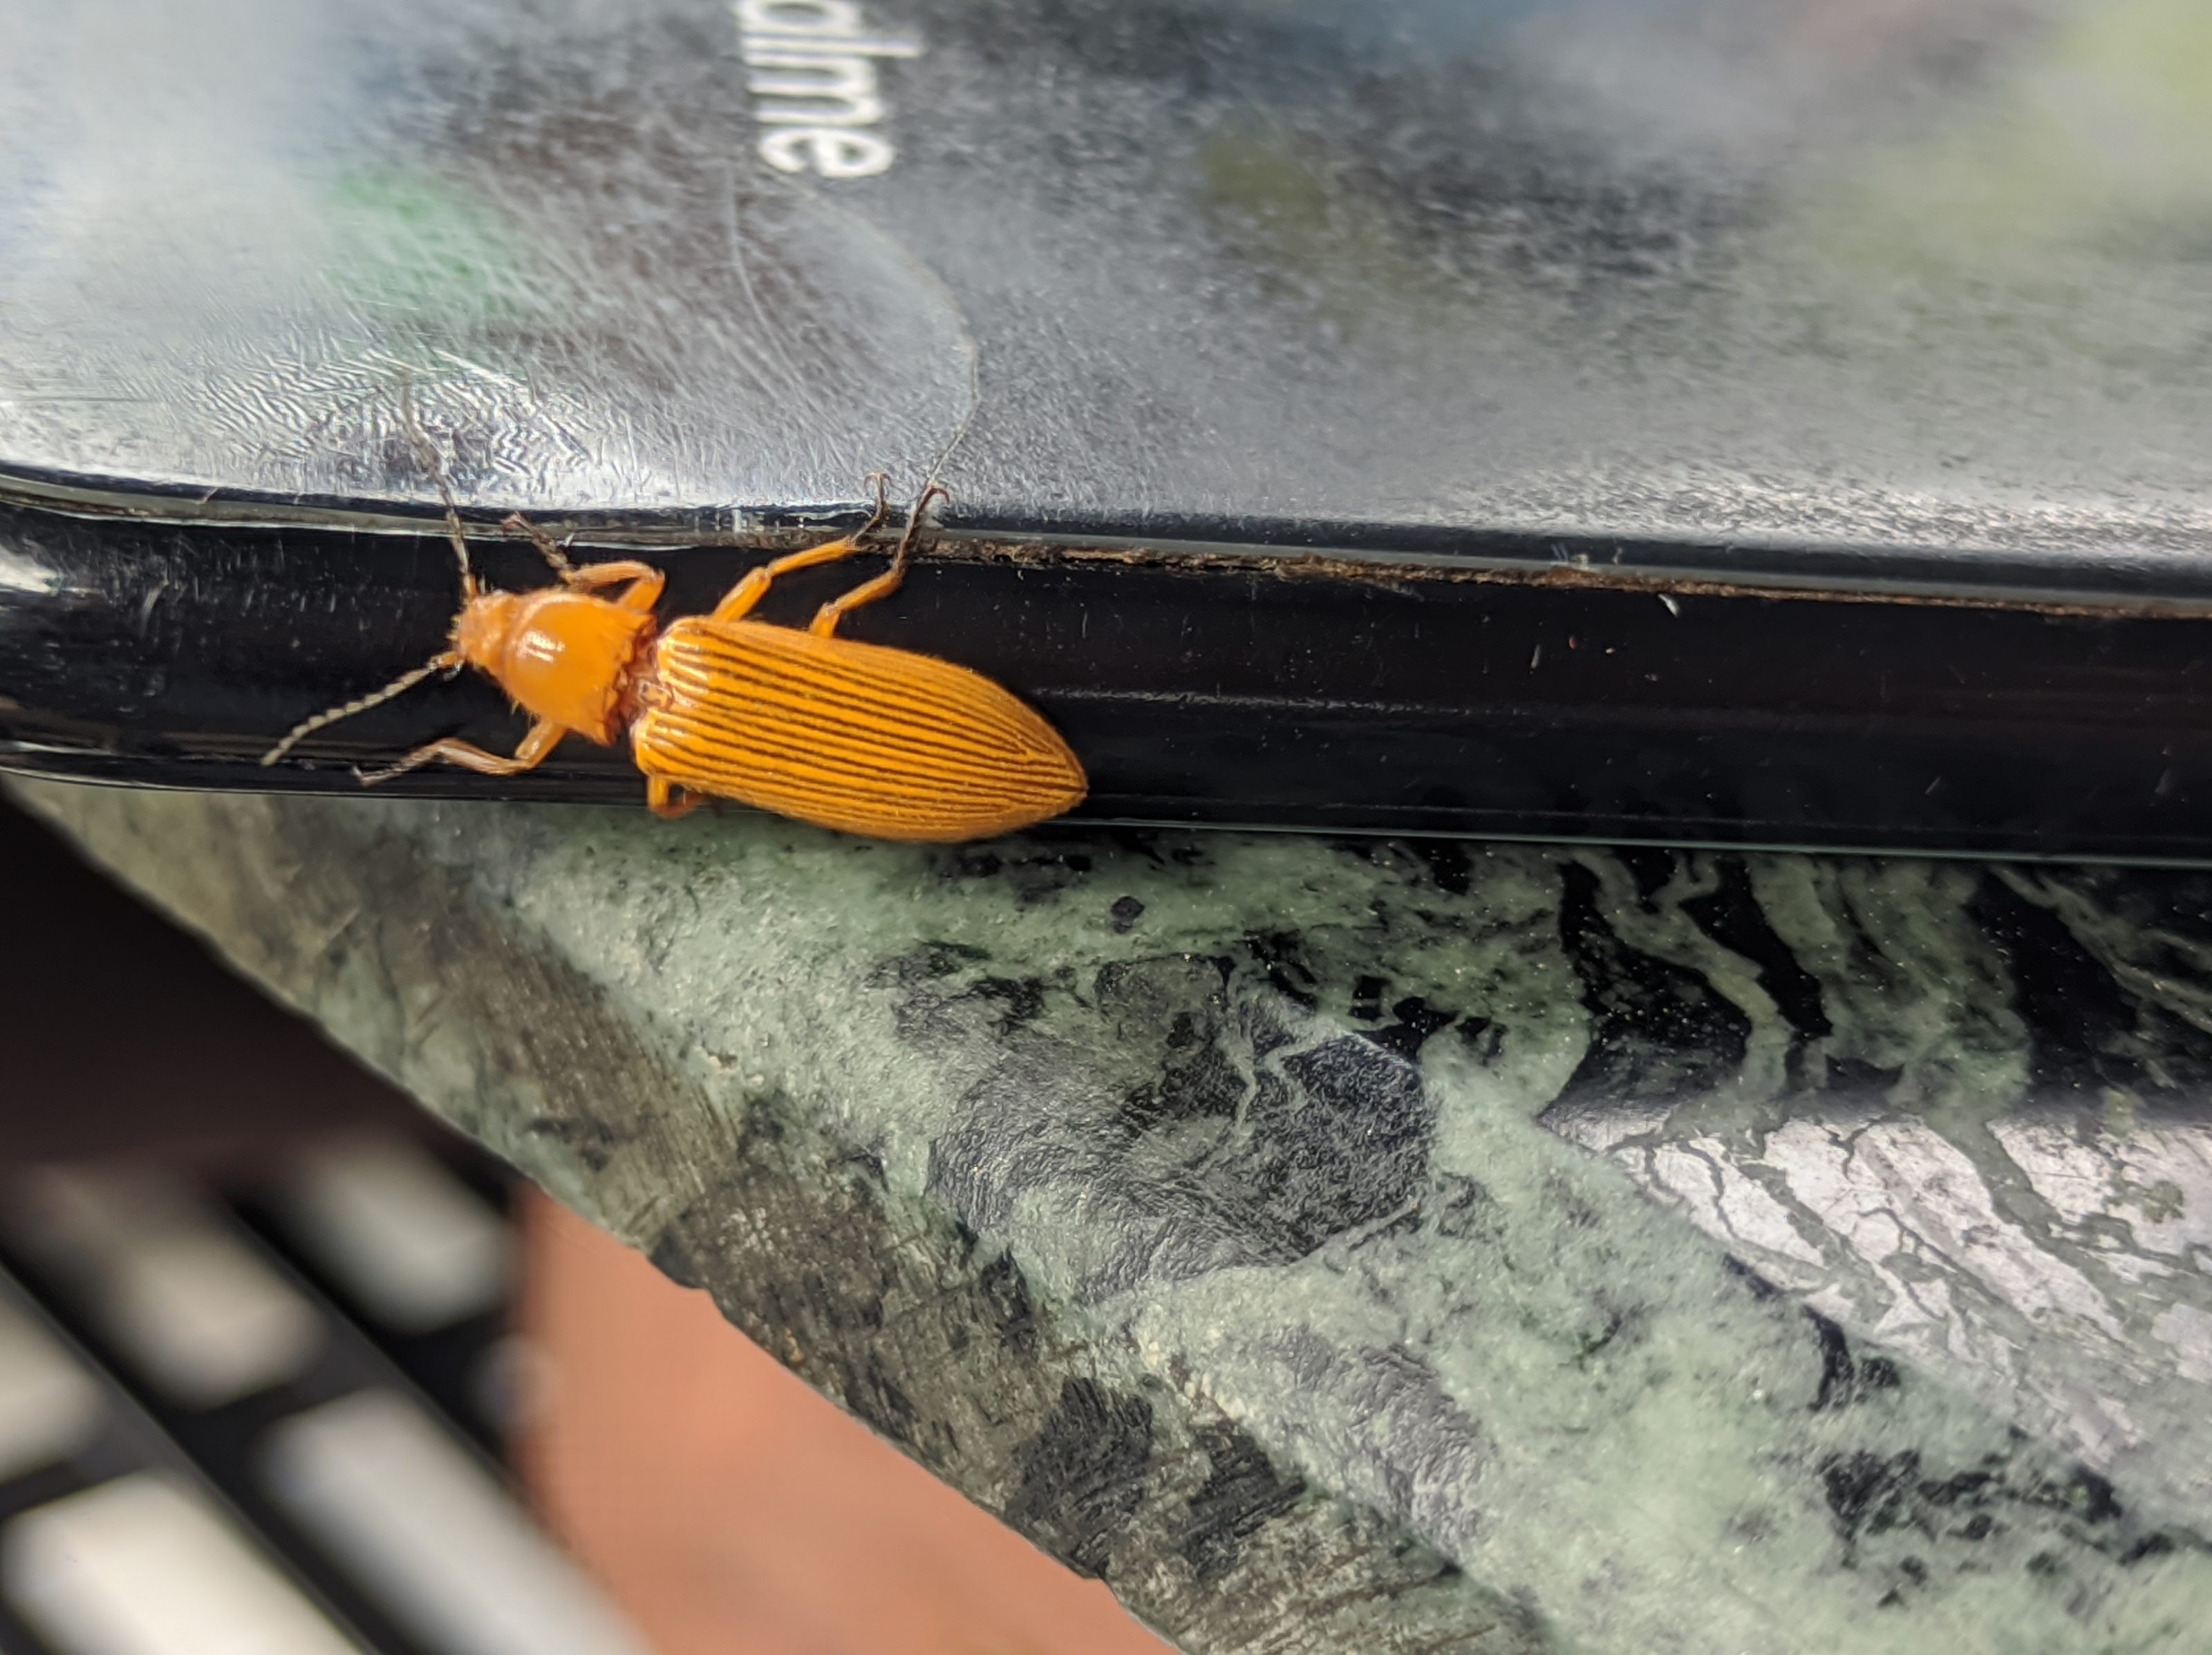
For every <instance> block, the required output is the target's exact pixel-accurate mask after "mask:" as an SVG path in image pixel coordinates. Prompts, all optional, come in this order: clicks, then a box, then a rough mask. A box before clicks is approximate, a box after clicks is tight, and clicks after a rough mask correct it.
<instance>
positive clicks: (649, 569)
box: [568, 561, 668, 610]
mask: <svg viewBox="0 0 2212 1655" xmlns="http://www.w3.org/2000/svg"><path fill="white" fill-rule="evenodd" d="M623 581H629V583H630V586H629V591H627V592H625V593H622V594H621V595H620V596H619V597H617V598H616V599H615V600H614V601H615V602H616V603H617V604H619V605H622V606H623V608H624V609H635V610H647V609H650V608H652V607H653V605H655V604H657V603H659V601H660V589H661V587H665V586H666V585H667V584H668V577H667V576H666V575H663V574H662V573H661V572H660V571H659V569H655V568H653V565H652V564H650V563H630V562H628V561H624V562H622V563H586V564H585V565H584V566H583V568H581V569H571V570H569V572H568V587H569V589H570V590H571V591H574V592H592V591H595V590H597V589H598V588H599V587H603V586H619V585H621V584H622V583H623Z"/></svg>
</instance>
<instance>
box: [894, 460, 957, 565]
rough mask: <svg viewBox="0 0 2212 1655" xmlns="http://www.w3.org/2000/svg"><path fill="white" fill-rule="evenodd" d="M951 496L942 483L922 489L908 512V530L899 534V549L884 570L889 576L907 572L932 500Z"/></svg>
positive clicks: (950, 492)
mask: <svg viewBox="0 0 2212 1655" xmlns="http://www.w3.org/2000/svg"><path fill="white" fill-rule="evenodd" d="M951 498H952V491H951V490H949V489H947V488H946V487H945V485H944V484H942V483H932V484H929V486H928V487H927V488H925V489H924V490H922V491H921V497H920V498H919V499H917V500H916V501H915V502H914V509H913V510H912V511H910V512H908V514H906V532H904V533H903V534H902V535H900V536H899V542H898V550H897V551H894V552H893V553H891V566H890V569H886V570H885V571H884V574H885V575H887V576H888V575H903V574H905V573H906V566H907V564H908V563H911V562H912V561H913V559H914V543H915V540H916V538H919V537H920V535H921V520H922V515H923V514H924V513H926V512H927V511H928V509H929V505H930V502H932V501H933V500H950V499H951Z"/></svg>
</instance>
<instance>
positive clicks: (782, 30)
mask: <svg viewBox="0 0 2212 1655" xmlns="http://www.w3.org/2000/svg"><path fill="white" fill-rule="evenodd" d="M793 14H796V15H793ZM738 28H739V29H741V30H743V31H744V33H747V34H810V35H817V36H818V35H823V34H858V33H860V7H858V6H857V5H855V4H854V3H853V0H738Z"/></svg>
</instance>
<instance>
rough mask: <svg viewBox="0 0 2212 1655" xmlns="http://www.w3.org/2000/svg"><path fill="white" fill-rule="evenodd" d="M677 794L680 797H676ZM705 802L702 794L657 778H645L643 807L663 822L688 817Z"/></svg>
mask: <svg viewBox="0 0 2212 1655" xmlns="http://www.w3.org/2000/svg"><path fill="white" fill-rule="evenodd" d="M679 793H680V794H681V795H682V796H681V797H678V794H679ZM706 802H707V797H706V795H705V794H698V793H691V792H689V791H685V790H684V789H680V788H678V787H676V786H675V784H674V783H672V782H665V781H663V780H662V779H661V778H660V777H659V776H647V777H646V778H645V807H646V808H647V810H649V811H651V812H653V814H654V815H655V816H658V817H659V818H660V819H661V820H662V821H664V822H672V821H674V820H675V819H676V818H678V817H679V816H689V815H690V813H691V812H693V811H695V810H696V809H698V808H699V806H702V805H703V804H705V803H706Z"/></svg>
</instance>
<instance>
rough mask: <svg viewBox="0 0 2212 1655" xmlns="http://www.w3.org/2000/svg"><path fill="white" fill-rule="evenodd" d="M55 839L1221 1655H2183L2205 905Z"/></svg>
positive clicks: (2198, 1489) (501, 828)
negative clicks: (1370, 1654) (81, 851)
mask: <svg viewBox="0 0 2212 1655" xmlns="http://www.w3.org/2000/svg"><path fill="white" fill-rule="evenodd" d="M21 791H22V793H23V794H24V796H25V797H26V798H27V799H28V800H30V801H31V802H32V803H33V805H34V806H36V807H37V808H39V809H40V810H41V811H43V812H46V814H47V815H48V816H49V818H52V819H53V820H55V821H57V822H58V823H59V824H61V825H62V826H64V828H65V829H66V830H67V831H70V833H72V834H73V835H74V836H75V837H76V839H77V840H78V842H79V843H81V844H82V845H83V846H84V847H85V848H86V849H87V850H88V852H89V853H90V854H91V855H94V857H95V858H97V859H98V860H100V861H103V862H105V863H106V865H108V866H109V867H112V868H113V869H115V870H116V871H117V872H118V873H120V874H121V875H122V876H123V877H124V878H125V879H127V880H129V881H130V882H131V883H133V884H135V885H137V886H138V887H139V888H140V889H142V890H143V891H145V892H146V893H147V894H148V895H149V896H150V897H152V898H153V899H154V900H155V901H156V902H157V903H159V904H161V905H163V906H164V907H166V908H167V909H169V910H171V911H173V913H175V914H177V915H178V916H180V917H181V918H183V919H184V920H185V922H187V923H190V924H191V925H193V926H195V927H197V928H200V929H201V930H203V931H204V933H206V934H208V935H209V936H210V937H211V938H212V939H213V940H215V942H216V945H217V946H219V947H220V948H221V949H222V950H223V951H224V952H226V953H227V954H228V957H229V958H231V959H232V960H233V961H234V963H235V964H237V965H238V966H239V968H240V970H244V971H245V972H246V974H248V975H249V976H251V977H254V978H255V979H257V980H258V981H259V982H261V983H264V984H265V985H266V986H267V987H269V988H270V989H271V990H272V991H273V992H275V993H276V994H277V995H280V996H281V997H283V999H285V1000H287V1001H290V1002H292V1003H293V1004H295V1005H296V1006H299V1007H301V1008H302V1009H304V1010H305V1011H307V1013H309V1014H310V1015H312V1016H313V1017H314V1018H315V1019H317V1020H318V1021H319V1022H320V1023H321V1024H323V1025H324V1026H325V1027H326V1028H327V1029H328V1030H329V1031H331V1033H332V1034H333V1035H334V1036H335V1037H337V1038H338V1039H339V1040H341V1041H342V1042H343V1043H344V1044H347V1045H348V1046H349V1047H350V1048H352V1049H353V1050H355V1051H356V1052H358V1053H359V1054H360V1055H361V1056H362V1057H363V1058H364V1059H366V1060H367V1061H368V1062H370V1063H371V1064H373V1065H374V1066H375V1067H376V1068H380V1069H381V1070H382V1071H384V1072H385V1073H386V1074H390V1075H392V1076H393V1077H394V1078H395V1079H397V1080H398V1081H399V1082H400V1083H401V1084H403V1085H404V1086H407V1087H408V1088H409V1089H410V1090H411V1091H412V1092H414V1093H415V1095H416V1096H417V1097H419V1098H422V1100H423V1101H424V1102H425V1103H426V1104H428V1105H429V1106H430V1107H432V1108H433V1109H435V1110H438V1111H439V1112H441V1114H443V1115H445V1116H447V1117H448V1118H450V1119H452V1120H453V1121H454V1122H456V1123H458V1124H459V1125H460V1126H461V1127H463V1128H464V1129H466V1130H468V1131H470V1132H471V1133H473V1134H475V1135H477V1136H478V1137H479V1138H481V1139H482V1140H483V1141H485V1142H486V1143H488V1144H489V1145H490V1146H491V1147H493V1148H495V1149H496V1150H497V1151H499V1152H500V1153H502V1154H504V1155H506V1156H507V1157H508V1158H509V1159H512V1160H513V1161H514V1162H515V1163H516V1164H517V1165H520V1167H522V1168H523V1169H524V1170H525V1171H528V1172H529V1173H530V1174H531V1175H532V1177H536V1178H538V1180H540V1181H541V1182H542V1183H544V1184H545V1185H546V1186H547V1187H548V1188H550V1190H553V1191H554V1192H555V1193H556V1195H558V1196H560V1197H561V1198H562V1199H563V1200H564V1201H566V1202H569V1203H570V1204H572V1205H573V1206H574V1207H576V1208H578V1209H579V1210H580V1211H582V1212H584V1213H585V1214H587V1215H589V1216H591V1217H592V1218H594V1219H596V1220H599V1221H600V1222H601V1223H603V1224H605V1225H606V1226H608V1227H610V1228H611V1229H612V1230H614V1231H615V1232H617V1234H619V1235H621V1236H623V1238H626V1239H628V1240H629V1241H630V1242H631V1243H633V1244H635V1245H637V1246H639V1247H641V1248H643V1249H645V1250H648V1251H649V1252H650V1253H651V1254H652V1255H653V1257H654V1258H655V1260H656V1262H658V1263H659V1264H660V1265H661V1266H662V1268H664V1269H667V1270H668V1271H670V1272H671V1274H673V1275H677V1276H678V1277H679V1278H680V1279H683V1280H685V1281H693V1282H696V1283H698V1284H700V1285H702V1286H705V1287H708V1288H709V1289H711V1290H712V1291H713V1292H714V1294H715V1297H716V1299H717V1300H718V1301H719V1302H720V1304H721V1305H722V1306H723V1308H724V1310H725V1311H726V1313H727V1314H728V1315H729V1316H730V1317H731V1318H732V1320H733V1321H734V1322H736V1323H737V1324H738V1325H739V1326H740V1327H742V1328H744V1329H745V1331H747V1332H748V1333H749V1334H750V1335H751V1336H753V1337H755V1338H756V1339H757V1340H759V1341H760V1342H762V1343H763V1344H764V1345H765V1346H766V1347H767V1348H769V1349H770V1350H771V1351H774V1352H775V1354H778V1355H779V1356H781V1357H782V1358H783V1359H784V1360H786V1361H787V1362H789V1363H791V1364H792V1365H793V1366H794V1367H795V1368H796V1370H797V1371H798V1372H799V1373H800V1374H801V1375H802V1376H804V1377H805V1378H807V1379H809V1380H810V1381H811V1382H812V1383H814V1384H817V1386H819V1387H820V1388H822V1389H823V1390H824V1391H826V1392H827V1393H829V1395H830V1396H834V1397H836V1399H837V1400H838V1401H839V1402H842V1404H843V1405H844V1406H845V1407H847V1408H848V1409H850V1410H851V1411H852V1412H854V1414H855V1415H858V1416H859V1417H860V1418H861V1419H862V1420H864V1421H866V1422H867V1423H868V1424H870V1425H871V1426H872V1427H874V1428H875V1429H877V1430H878V1431H879V1432H881V1433H883V1434H884V1435H885V1436H887V1437H889V1438H890V1439H892V1440H893V1441H895V1442H896V1443H898V1444H899V1445H901V1446H902V1447H903V1448H905V1449H906V1450H907V1451H908V1452H910V1453H912V1454H913V1455H915V1457H917V1458H918V1459H920V1460H921V1462H922V1463H925V1464H927V1465H928V1466H930V1467H931V1468H932V1469H934V1470H936V1471H937V1472H939V1474H940V1475H942V1476H945V1477H946V1478H947V1479H949V1480H950V1481H951V1482H953V1483H954V1484H955V1485H956V1486H957V1487H959V1488H963V1490H965V1491H966V1492H967V1493H968V1494H970V1495H972V1496H973V1497H974V1498H975V1499H976V1500H979V1501H980V1502H981V1503H982V1504H983V1505H985V1506H987V1507H989V1508H990V1509H992V1510H994V1511H997V1512H1001V1513H1003V1514H1004V1515H1005V1516H1006V1518H1008V1519H1009V1520H1010V1521H1012V1522H1013V1523H1014V1524H1016V1525H1017V1526H1018V1527H1019V1528H1020V1529H1022V1530H1023V1531H1024V1532H1025V1533H1027V1534H1029V1535H1030V1536H1031V1537H1032V1538H1034V1539H1036V1541H1037V1542H1038V1543H1039V1544H1041V1545H1042V1546H1044V1547H1046V1548H1047V1549H1049V1550H1051V1551H1053V1552H1054V1553H1055V1554H1056V1555H1059V1556H1060V1557H1062V1558H1064V1559H1066V1561H1069V1562H1070V1563H1072V1564H1073V1565H1074V1566H1075V1567H1078V1568H1080V1569H1084V1570H1086V1571H1088V1572H1091V1573H1097V1574H1099V1575H1101V1576H1103V1578H1104V1579H1106V1581H1107V1582H1108V1583H1109V1585H1111V1586H1112V1587H1113V1588H1114V1590H1115V1591H1116V1592H1117V1593H1119V1594H1120V1595H1121V1597H1122V1599H1123V1601H1124V1602H1126V1603H1128V1604H1129V1606H1130V1607H1131V1608H1132V1609H1133V1610H1134V1611H1135V1612H1137V1613H1138V1614H1139V1615H1142V1616H1143V1617H1144V1618H1145V1619H1146V1620H1147V1621H1148V1622H1151V1623H1152V1625H1154V1626H1156V1627H1158V1628H1159V1629H1160V1630H1161V1631H1162V1632H1163V1633H1164V1634H1167V1635H1168V1636H1170V1637H1171V1638H1173V1639H1175V1640H1177V1641H1178V1642H1180V1643H1181V1644H1182V1646H1184V1647H1186V1648H1188V1649H1190V1650H1193V1651H1205V1652H1215V1651H1224V1652H1226V1651H1270V1652H1291V1651H1301V1652H1302V1651H1314V1652H1322V1651H1332V1652H1333V1651H1338V1650H1345V1649H1353V1648H1357V1649H1360V1650H1363V1651H1416V1650H1418V1651H1443V1650H1453V1651H1459V1650H1468V1651H1483V1652H1493V1651H1494V1652H1516V1655H1522V1652H1528V1655H1534V1652H1539V1651H1543V1652H1550V1651H1561V1652H1564V1651H1605V1652H1611V1651H1620V1652H1638V1655H1644V1652H1656V1651H1684V1652H1692V1651H1694V1652H1701V1655H1702V1652H1734V1651H1739V1650H1741V1651H1753V1650H1756V1651H1760V1652H1786V1651H1799V1650H1802V1651H1807V1652H1814V1651H1818V1652H1887V1651H1899V1652H1902V1651H1918V1650H1924V1649H1928V1648H1931V1647H1942V1648H1945V1649H1947V1650H1948V1651H1954V1652H1966V1651H1991V1652H1996V1651H2004V1652H2045V1651H2049V1652H2062V1651H2064V1652H2071V1651H2082V1652H2091V1651H2094V1652H2103V1655H2118V1652H2138V1651H2141V1652H2149V1651H2160V1652H2164V1651H2176V1652H2179V1651H2193V1650H2197V1649H2200V1648H2202V1647H2203V1646H2204V1645H2205V1642H2206V1633H2205V1630H2204V1628H2205V1624H2206V1622H2207V1620H2208V1617H2212V1557H2208V1555H2207V1553H2206V1549H2205V1546H2204V1542H2203V1540H2202V1539H2201V1538H2200V1537H2199V1536H2200V1533H2201V1532H2203V1531H2204V1530H2206V1529H2207V1527H2208V1518H2212V1454H2208V1440H2207V1439H2208V1435H2209V1434H2212V1426H2208V1425H2207V1424H2206V1422H2205V1421H2206V1420H2207V1418H2208V1415H2212V1409H2208V1407H2207V1403H2208V1402H2212V1275H2208V1270H2212V1132H2209V1131H2208V1122H2212V1111H2208V1109H2207V1104H2206V1098H2205V1093H2206V1092H2207V1089H2208V1083H2209V1082H2212V875H2205V874H2197V873H2151V872H2116V871H2112V870H2095V869H2073V870H2062V869H2056V868H2048V867H1976V866H1971V865H1966V864H1962V863H1942V862H1929V861H1909V860H1895V861H1863V860H1861V861H1854V860H1849V859H1818V860H1815V859H1804V858H1796V857H1789V856H1738V855H1704V854H1689V853H1684V854H1674V853H1668V852H1661V851H1633V852H1607V851H1599V850H1594V849H1543V848H1533V847H1488V848H1486V847H1482V846H1477V845H1465V844H1458V843H1446V842H1433V843H1387V842H1368V843H1350V842H1328V841H1324V840H1321V839H1316V838H1306V837H1289V836H1283V837H1236V836H1227V835H1208V836H1175V835H1165V834H1161V835H1132V834H1118V835H1109V834H1101V833H1085V834H1079V835H1067V834H1063V835H1041V836H1038V837H1031V838H1026V839H1022V840H1018V841H1012V842H1008V843H1001V844H998V845H994V846H990V847H981V848H969V849H920V848H912V847H890V846H884V845H874V844H866V843H857V842H854V841H850V840H845V839H840V838H836V837H832V836H829V835H826V834H820V833H816V832H813V831H808V830H805V829H801V828H797V827H793V826H791V825H789V824H782V823H778V822H773V821H768V820H763V819H759V818H743V817H739V816H737V815H734V814H733V815H732V816H730V817H728V818H724V819H715V818H710V817H707V816H704V815H702V816H701V817H699V818H693V819H691V820H689V821H686V822H684V823H681V824H659V823H655V822H653V821H651V820H649V819H647V818H645V817H644V816H643V815H642V813H641V812H640V813H631V812H618V811H592V810H568V809H557V810H554V809H543V808H538V809H532V808H521V807H498V806H436V805H426V804H416V803H406V802H400V801H391V800H312V799H289V800H272V799H262V798H250V797H216V796H200V795H185V794H169V795H156V794H128V793H122V792H113V791H100V790H94V789H87V788H65V787H60V786H56V785H51V784H40V785H38V786H35V787H33V786H29V785H25V786H23V787H22V789H21Z"/></svg>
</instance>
